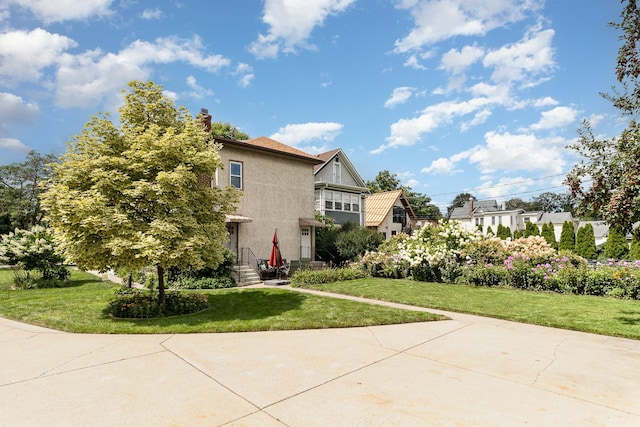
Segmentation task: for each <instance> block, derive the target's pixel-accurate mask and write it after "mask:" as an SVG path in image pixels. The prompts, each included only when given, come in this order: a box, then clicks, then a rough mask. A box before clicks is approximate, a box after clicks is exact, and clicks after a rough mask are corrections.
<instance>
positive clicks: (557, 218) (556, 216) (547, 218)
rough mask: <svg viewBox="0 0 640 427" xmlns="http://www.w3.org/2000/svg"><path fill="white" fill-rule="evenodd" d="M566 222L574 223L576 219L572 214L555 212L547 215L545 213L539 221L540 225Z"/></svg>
mask: <svg viewBox="0 0 640 427" xmlns="http://www.w3.org/2000/svg"><path fill="white" fill-rule="evenodd" d="M565 221H569V222H571V223H572V222H573V221H574V218H573V215H571V212H553V213H547V212H543V213H542V215H541V216H540V218H539V219H538V223H540V224H548V223H552V224H564V223H565Z"/></svg>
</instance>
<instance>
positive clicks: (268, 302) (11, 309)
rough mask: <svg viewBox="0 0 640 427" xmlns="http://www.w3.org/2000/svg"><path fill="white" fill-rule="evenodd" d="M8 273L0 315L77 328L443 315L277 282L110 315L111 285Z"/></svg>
mask: <svg viewBox="0 0 640 427" xmlns="http://www.w3.org/2000/svg"><path fill="white" fill-rule="evenodd" d="M12 281H13V273H12V272H11V271H10V270H0V316H3V317H6V318H8V319H14V320H18V321H21V322H26V323H31V324H34V325H39V326H45V327H48V328H54V329H59V330H63V331H69V332H83V333H132V334H133V333H136V334H138V333H141V334H144V333H194V332H242V331H265V330H287V329H318V328H342V327H353V326H371V325H383V324H395V323H409V322H425V321H432V320H440V319H444V317H443V316H436V315H432V314H429V313H422V312H417V311H407V310H401V309H394V308H389V307H382V306H378V305H373V304H366V303H358V302H354V301H345V300H341V299H337V298H326V297H319V296H315V295H308V294H301V293H299V292H294V291H288V290H285V289H278V288H266V289H228V290H211V291H201V293H206V294H208V297H209V308H208V309H207V310H205V311H203V312H200V313H195V314H190V315H186V316H176V317H167V318H157V319H144V320H142V319H141V320H124V319H112V318H110V317H106V316H104V315H103V314H102V309H103V308H104V307H105V306H106V305H107V302H108V301H109V299H110V298H111V297H112V296H113V289H114V287H115V286H116V285H115V284H114V283H111V282H103V281H102V280H101V279H100V278H98V277H96V276H94V275H92V274H89V273H83V272H79V271H73V272H72V275H71V283H70V286H69V287H66V288H55V289H34V290H11V283H12Z"/></svg>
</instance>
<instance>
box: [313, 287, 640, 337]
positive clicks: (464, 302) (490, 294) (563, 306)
mask: <svg viewBox="0 0 640 427" xmlns="http://www.w3.org/2000/svg"><path fill="white" fill-rule="evenodd" d="M312 288H313V289H318V290H323V291H328V292H334V293H341V294H347V295H355V296H359V297H365V298H372V299H379V300H384V301H393V302H397V303H403V304H410V305H415V306H420V307H429V308H435V309H441V310H447V311H454V312H460V313H469V314H478V315H482V316H487V317H495V318H499V319H506V320H513V321H516V322H523V323H531V324H536V325H543V326H552V327H556V328H562V329H572V330H576V331H583V332H591V333H596V334H603V335H611V336H619V337H627V338H633V339H640V301H634V300H620V299H613V298H604V297H594V296H582V295H562V294H556V293H547V292H532V291H523V290H515V289H505V288H488V287H475V286H467V285H452V284H442V283H428V282H414V281H411V280H390V279H379V278H367V279H358V280H352V281H347V282H337V283H331V284H326V285H317V286H313V287H312Z"/></svg>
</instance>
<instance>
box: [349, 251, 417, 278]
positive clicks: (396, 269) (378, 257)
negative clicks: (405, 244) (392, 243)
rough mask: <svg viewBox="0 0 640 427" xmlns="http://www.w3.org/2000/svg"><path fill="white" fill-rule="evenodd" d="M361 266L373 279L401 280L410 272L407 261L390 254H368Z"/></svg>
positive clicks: (365, 255) (361, 261)
mask: <svg viewBox="0 0 640 427" xmlns="http://www.w3.org/2000/svg"><path fill="white" fill-rule="evenodd" d="M360 264H361V265H362V267H363V268H364V269H365V270H366V271H367V272H368V273H369V274H370V275H371V276H373V277H388V278H391V279H399V278H404V277H407V274H408V270H409V263H408V262H407V261H406V260H405V259H403V258H402V257H401V256H400V255H399V254H397V253H396V254H393V253H390V252H366V253H365V254H364V256H363V257H362V258H361V259H360Z"/></svg>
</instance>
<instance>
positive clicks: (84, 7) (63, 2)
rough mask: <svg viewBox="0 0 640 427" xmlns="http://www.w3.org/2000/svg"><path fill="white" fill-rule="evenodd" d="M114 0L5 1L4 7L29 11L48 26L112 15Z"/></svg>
mask: <svg viewBox="0 0 640 427" xmlns="http://www.w3.org/2000/svg"><path fill="white" fill-rule="evenodd" d="M111 3H113V0H81V1H79V0H56V1H51V0H5V4H4V7H5V8H6V7H20V8H24V9H28V10H29V11H30V12H31V13H33V14H34V15H35V16H36V18H38V19H40V20H41V21H43V22H44V23H46V24H50V23H53V22H63V21H72V20H84V19H89V18H93V17H100V16H106V15H110V14H111V13H112V11H111V10H110V9H109V8H110V7H111Z"/></svg>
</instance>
